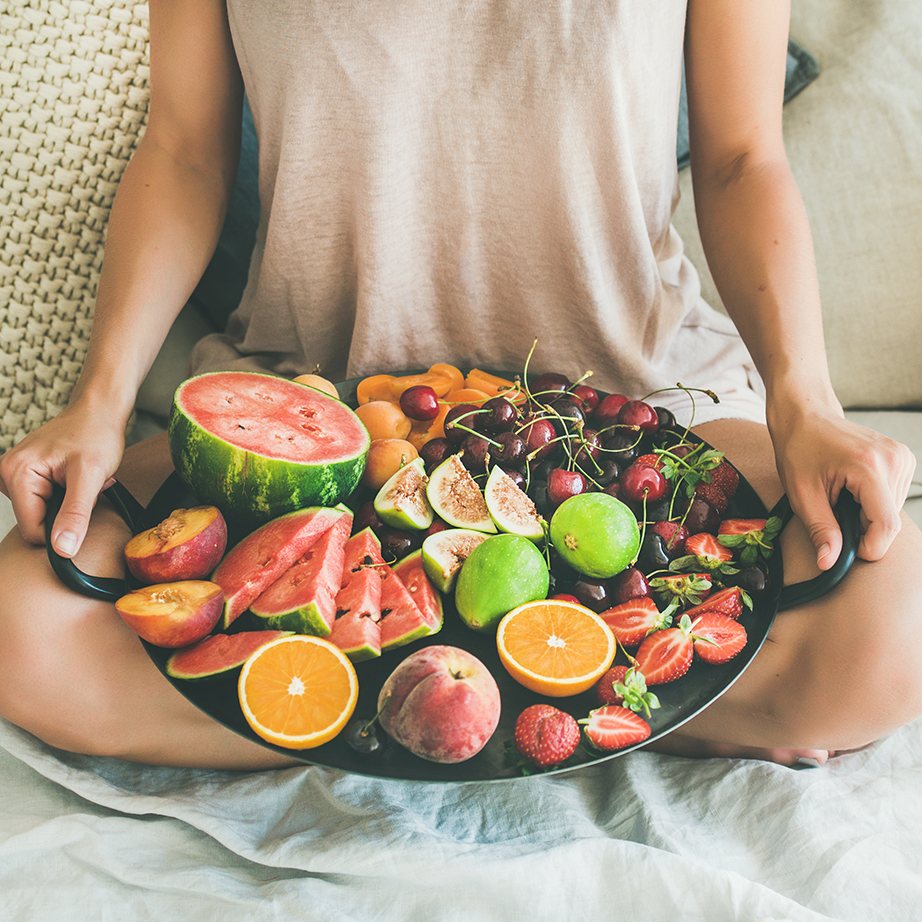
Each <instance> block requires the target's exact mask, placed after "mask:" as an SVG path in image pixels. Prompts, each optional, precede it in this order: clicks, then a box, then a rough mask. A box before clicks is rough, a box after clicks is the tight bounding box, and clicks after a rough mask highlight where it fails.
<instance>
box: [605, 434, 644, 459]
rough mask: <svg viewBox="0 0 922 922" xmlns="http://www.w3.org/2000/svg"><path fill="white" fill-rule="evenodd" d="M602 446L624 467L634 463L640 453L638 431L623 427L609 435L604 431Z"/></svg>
mask: <svg viewBox="0 0 922 922" xmlns="http://www.w3.org/2000/svg"><path fill="white" fill-rule="evenodd" d="M602 447H603V448H604V449H605V454H606V455H607V456H608V457H609V458H611V459H612V461H617V462H618V464H620V465H621V466H622V467H627V466H628V465H629V464H633V463H634V459H635V458H636V457H637V456H638V455H639V454H640V445H639V442H638V439H637V433H636V432H628V431H625V430H623V429H622V430H618V429H616V430H614V431H612V432H611V433H609V434H607V435H606V434H605V433H602Z"/></svg>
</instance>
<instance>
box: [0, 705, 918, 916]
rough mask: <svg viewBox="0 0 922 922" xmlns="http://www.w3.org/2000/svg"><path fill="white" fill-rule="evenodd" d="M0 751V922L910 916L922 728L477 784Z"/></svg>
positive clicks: (12, 747) (20, 742) (3, 728)
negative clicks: (824, 760)
mask: <svg viewBox="0 0 922 922" xmlns="http://www.w3.org/2000/svg"><path fill="white" fill-rule="evenodd" d="M0 746H2V748H0V918H2V919H3V920H4V922H35V920H40V922H45V920H50V919H55V920H63V922H71V920H79V922H83V920H93V922H97V920H110V919H111V920H118V922H134V920H148V919H150V920H157V922H166V920H173V919H175V920H195V922H211V920H215V922H229V920H236V919H241V920H243V919H246V920H277V919H297V920H303V922H333V920H335V922H342V920H363V922H364V920H387V922H391V920H394V922H397V920H399V922H408V920H427V922H431V920H438V922H442V920H452V922H454V920H459V922H481V920H483V922H487V920H489V922H515V920H523V922H524V920H528V922H540V920H548V922H551V920H553V922H564V920H603V919H604V920H619V922H620V920H625V922H660V920H661V922H676V920H679V922H697V920H701V922H761V920H764V919H774V920H782V919H784V920H791V922H820V920H830V919H834V920H840V922H853V920H854V922H872V920H879V922H917V920H919V919H922V722H918V723H916V724H913V725H911V726H909V727H906V728H904V729H903V730H901V731H899V732H897V733H895V734H893V735H892V736H891V737H889V738H888V739H886V740H884V741H882V742H880V743H878V744H876V745H874V746H872V747H870V748H869V749H867V750H865V751H862V752H858V753H853V754H850V755H847V756H842V757H839V758H837V759H835V760H833V761H832V762H830V763H829V764H828V765H827V766H824V767H822V768H815V767H814V768H807V769H800V770H792V769H787V768H782V767H779V766H773V765H768V764H764V763H756V762H741V761H725V760H707V761H692V760H685V759H679V758H675V757H669V756H659V755H654V754H650V753H642V752H637V753H632V754H631V755H628V756H624V757H621V758H616V759H613V760H610V761H609V762H607V763H604V764H602V765H596V766H592V767H589V768H587V769H582V770H579V771H576V772H572V773H568V774H562V775H556V776H546V777H540V776H539V777H532V778H523V779H521V780H514V781H511V782H501V783H494V784H489V783H487V784H473V785H441V784H424V783H399V782H383V781H377V780H370V779H367V778H363V777H360V776H357V775H348V774H342V773H338V772H332V771H327V770H323V769H318V768H313V767H304V768H298V769H292V770H286V771H278V772H263V773H254V774H235V773H226V772H200V771H199V772H196V771H178V770H172V769H157V768H149V767H143V766H138V765H134V764H130V763H124V762H119V761H117V760H108V759H91V758H87V757H82V756H73V755H69V754H66V753H60V752H56V751H53V750H50V749H48V748H47V747H45V746H44V745H43V744H41V743H39V742H38V741H37V740H35V739H34V738H33V737H31V736H29V735H28V734H26V733H23V732H22V731H20V730H18V729H17V728H15V727H13V726H11V725H9V724H5V723H2V722H0Z"/></svg>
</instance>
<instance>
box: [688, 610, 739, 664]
mask: <svg viewBox="0 0 922 922" xmlns="http://www.w3.org/2000/svg"><path fill="white" fill-rule="evenodd" d="M746 639H747V638H746V628H744V627H743V625H742V624H740V623H739V621H734V620H733V618H728V617H727V616H726V615H719V614H717V612H713V611H708V612H704V614H702V615H700V616H699V617H698V618H696V619H695V621H694V622H693V623H692V642H693V644H694V647H695V652H696V653H697V654H698V656H700V657H701V659H703V660H704V661H705V662H707V663H726V662H727V661H728V660H731V659H733V657H734V656H736V654H737V653H739V652H740V650H742V649H743V647H745V646H746Z"/></svg>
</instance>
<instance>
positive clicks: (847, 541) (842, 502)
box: [769, 490, 861, 611]
mask: <svg viewBox="0 0 922 922" xmlns="http://www.w3.org/2000/svg"><path fill="white" fill-rule="evenodd" d="M833 512H834V513H835V516H836V520H837V521H838V523H839V528H840V529H841V530H842V551H841V552H840V554H839V558H838V560H836V562H835V563H834V564H833V565H832V566H831V567H830V568H829V569H828V570H824V571H823V572H822V573H820V575H819V576H814V577H813V579H808V580H804V581H803V582H800V583H794V584H793V585H791V586H785V587H784V588H783V589H782V590H781V592H780V593H779V595H778V611H784V610H785V609H787V608H794V607H795V606H797V605H806V604H807V603H808V602H813V601H815V600H816V599H818V598H820V597H821V596H824V595H826V593H827V592H831V591H832V590H833V589H834V588H835V587H836V586H838V585H839V583H840V582H842V580H843V579H844V577H845V574H846V573H848V571H849V570H850V569H851V568H852V564H853V563H854V562H855V558H856V556H857V554H858V544H859V543H860V541H861V518H860V513H861V507H860V506H859V505H858V502H857V501H856V500H855V498H854V497H853V496H852V494H851V493H849V492H848V490H843V491H842V492H841V493H840V494H839V499H838V501H837V502H836V504H835V506H834V507H833ZM771 516H778V517H779V518H780V519H781V521H782V522H783V523H784V525H787V523H788V522H789V521H790V520H791V519H792V518H793V517H794V511H793V510H792V509H791V502H790V500H789V499H788V497H787V494H785V495H784V496H782V497H781V499H780V500H778V502H777V503H776V504H775V507H774V509H772V511H771V512H770V513H769V517H771Z"/></svg>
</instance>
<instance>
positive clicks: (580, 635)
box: [496, 599, 616, 698]
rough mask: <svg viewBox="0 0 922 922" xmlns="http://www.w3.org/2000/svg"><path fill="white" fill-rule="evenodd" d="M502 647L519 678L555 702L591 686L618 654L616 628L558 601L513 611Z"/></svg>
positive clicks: (499, 636) (504, 624) (501, 634)
mask: <svg viewBox="0 0 922 922" xmlns="http://www.w3.org/2000/svg"><path fill="white" fill-rule="evenodd" d="M496 648H497V650H498V652H499V658H500V661H501V662H502V664H503V666H505V667H506V671H507V672H508V673H509V675H511V676H512V678H513V679H515V680H516V681H517V682H518V683H519V684H521V685H524V686H525V687H526V688H528V689H530V690H531V691H533V692H536V693H537V694H539V695H546V696H547V697H549V698H563V697H565V696H567V695H578V694H580V692H584V691H586V690H587V689H589V688H591V687H592V686H593V685H594V684H595V682H596V681H598V679H599V678H600V677H601V676H602V674H603V673H604V672H605V670H606V669H608V667H609V666H610V665H611V663H612V660H613V659H614V658H615V652H616V645H615V637H614V635H613V634H612V632H611V628H609V626H608V625H607V624H606V623H605V622H604V621H603V620H602V619H601V618H600V617H599V616H598V615H597V614H596V613H595V612H593V611H590V610H589V609H588V608H584V607H583V606H582V605H577V604H576V603H574V602H564V601H561V600H556V599H540V600H538V601H536V602H526V603H525V604H524V605H520V606H519V607H518V608H514V609H513V610H512V611H511V612H509V614H508V615H506V616H505V617H504V618H503V620H502V621H500V623H499V627H498V628H497V631H496Z"/></svg>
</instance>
